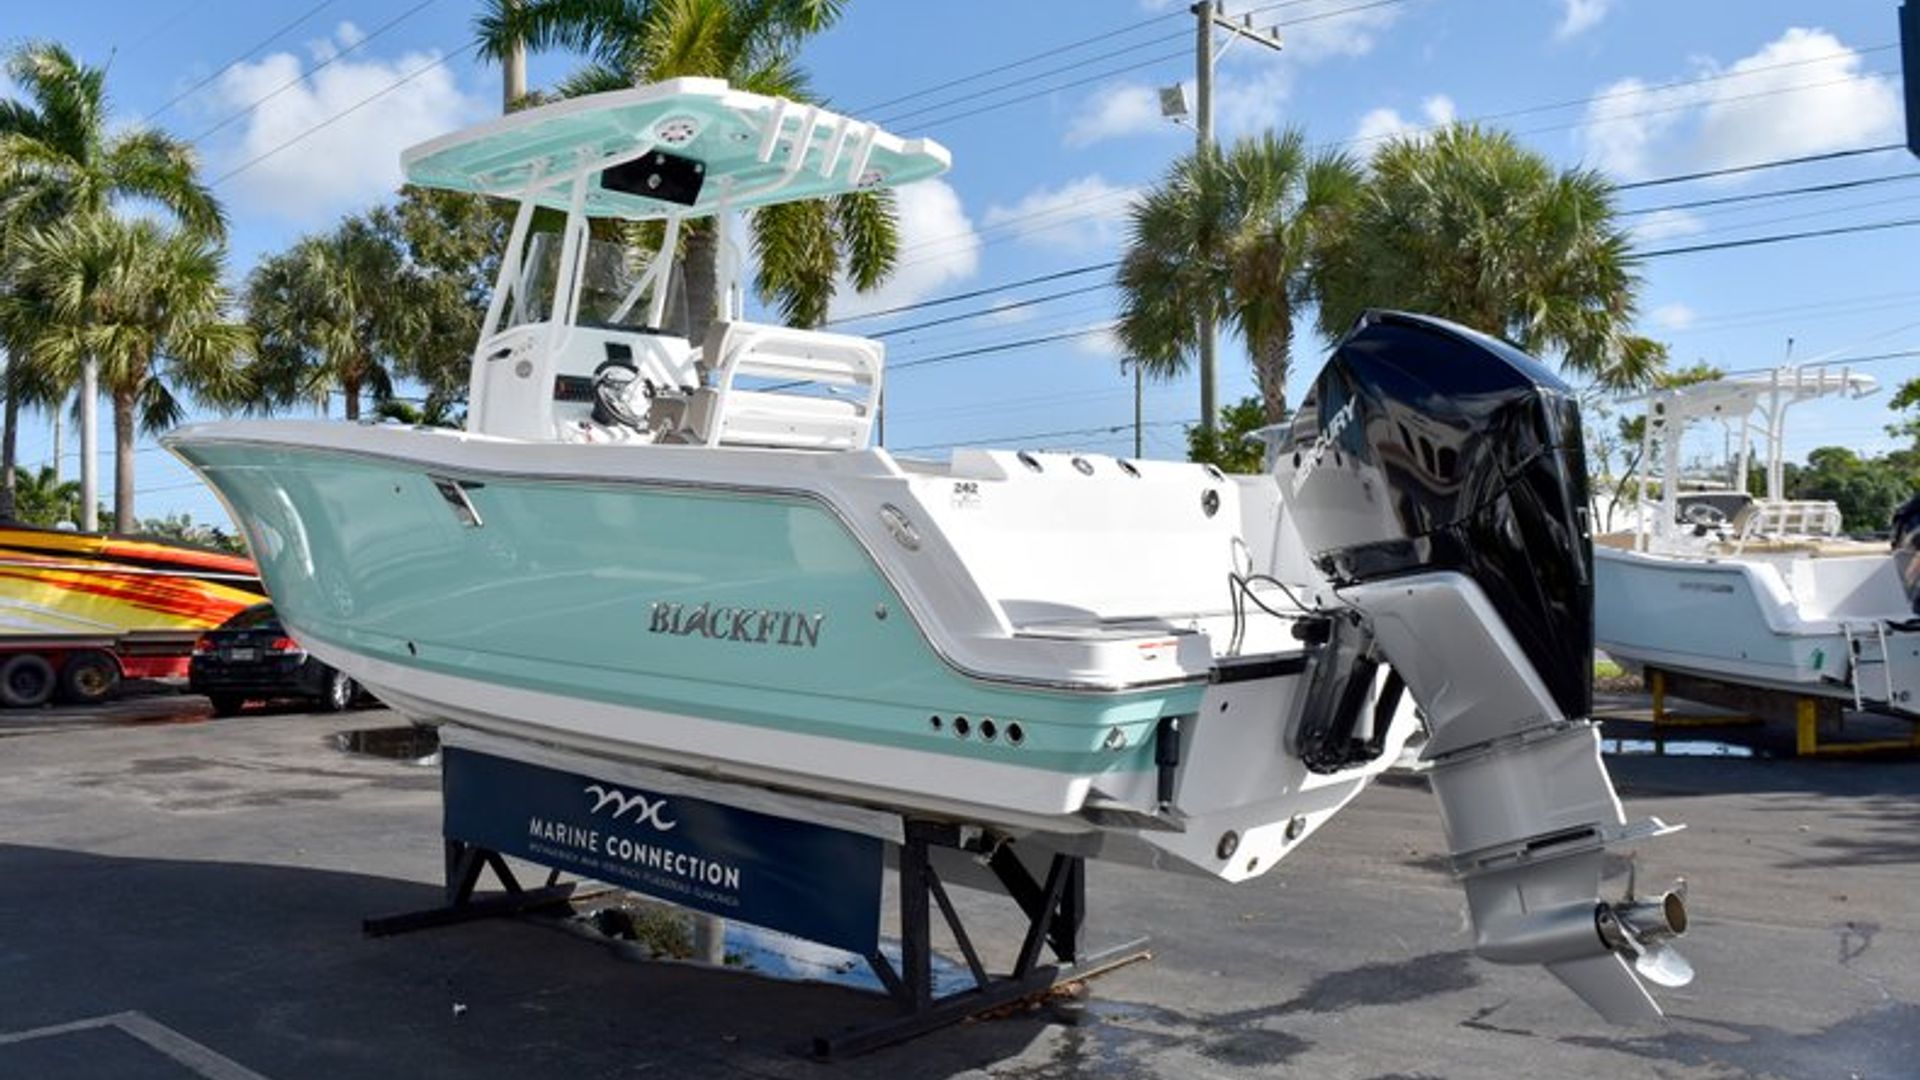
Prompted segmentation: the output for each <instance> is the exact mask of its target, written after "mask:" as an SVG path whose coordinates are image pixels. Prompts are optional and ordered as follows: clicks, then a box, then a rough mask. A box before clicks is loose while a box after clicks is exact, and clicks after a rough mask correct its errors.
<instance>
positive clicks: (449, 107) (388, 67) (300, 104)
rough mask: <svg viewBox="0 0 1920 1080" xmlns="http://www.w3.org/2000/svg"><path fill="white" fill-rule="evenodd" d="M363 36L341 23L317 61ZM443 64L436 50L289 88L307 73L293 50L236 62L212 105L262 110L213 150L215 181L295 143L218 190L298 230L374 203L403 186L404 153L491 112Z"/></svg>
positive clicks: (344, 67)
mask: <svg viewBox="0 0 1920 1080" xmlns="http://www.w3.org/2000/svg"><path fill="white" fill-rule="evenodd" d="M358 34H359V31H358V29H356V28H355V27H353V25H352V24H351V23H343V24H341V27H340V28H339V29H338V30H337V31H336V36H335V37H334V38H333V39H331V40H330V41H329V42H325V43H319V44H317V45H316V46H314V47H313V49H312V52H313V55H314V57H315V59H316V60H325V59H327V58H328V57H329V56H334V55H337V52H338V50H339V49H341V48H344V47H346V46H347V45H350V44H351V43H352V42H353V41H354V40H355V39H356V37H357V35H358ZM439 59H440V54H439V53H437V52H427V53H405V54H402V55H400V56H396V57H393V58H392V59H380V58H378V57H371V56H369V57H359V56H355V57H350V58H343V59H336V60H335V61H334V62H333V63H332V64H330V65H328V66H327V67H325V68H323V69H321V70H320V71H318V72H315V73H314V74H313V75H312V77H311V78H309V79H306V80H305V81H302V82H298V83H295V84H294V85H292V86H290V87H287V88H286V89H284V90H282V89H281V87H282V86H284V85H285V84H287V83H289V82H291V81H292V80H294V79H295V78H296V77H298V76H299V74H300V72H301V71H302V64H301V61H300V58H299V57H297V56H295V55H294V54H292V53H273V54H270V55H268V56H265V57H262V58H261V59H260V60H258V61H257V62H253V63H240V64H236V65H234V67H233V68H232V69H231V70H229V71H227V72H226V73H225V74H224V75H222V76H221V77H220V78H219V80H218V81H217V82H216V83H215V84H214V85H213V87H211V88H210V89H209V94H210V95H211V98H212V101H211V103H210V106H209V107H210V109H211V110H212V111H213V112H215V113H217V114H219V115H221V116H225V115H227V114H229V113H231V112H233V111H235V110H237V109H244V108H247V107H250V106H252V105H253V104H254V103H255V102H257V101H258V102H261V104H260V105H259V107H258V108H256V109H254V110H253V111H252V112H251V113H250V114H248V115H247V117H246V120H245V121H244V122H243V123H244V125H245V127H244V130H243V131H242V132H241V134H240V136H239V138H238V139H237V140H234V141H231V142H229V143H227V144H225V145H224V146H221V147H219V148H217V149H216V150H215V151H214V152H213V154H212V158H213V162H212V165H211V166H210V168H209V172H211V173H212V174H214V175H216V176H217V175H219V174H220V173H222V172H224V171H226V170H228V169H231V168H236V167H238V166H240V165H243V164H245V163H247V162H250V161H253V160H254V159H255V158H257V157H261V155H265V154H267V153H269V152H271V151H274V150H275V149H276V148H278V147H280V146H282V145H283V144H286V143H288V142H289V141H290V140H294V139H296V138H297V139H298V141H297V142H293V143H292V145H289V146H287V147H286V149H284V150H279V151H278V152H277V153H273V154H272V156H271V157H265V158H263V159H262V160H260V161H259V162H258V163H256V164H253V165H251V166H249V167H247V169H246V171H244V172H241V173H238V174H236V175H235V176H234V178H233V179H232V180H231V181H229V182H228V183H227V184H224V185H222V187H223V191H222V194H225V195H229V196H231V197H232V198H233V200H234V201H235V202H236V203H238V204H240V205H241V206H242V207H244V208H245V209H246V210H247V211H248V212H252V213H267V214H273V215H275V216H278V217H281V218H284V219H287V220H290V221H294V222H297V223H300V224H317V223H320V222H324V221H326V220H328V219H330V218H331V217H333V216H334V215H336V214H338V213H340V212H341V211H343V210H348V209H352V208H355V207H358V206H360V205H362V204H365V203H369V202H373V201H376V200H378V199H380V198H381V197H383V196H385V195H386V194H387V193H388V192H390V191H392V190H393V189H394V188H396V187H398V186H399V184H400V178H401V177H400V151H401V150H403V149H405V148H406V147H408V146H411V145H412V144H414V143H417V142H420V141H422V140H424V139H428V138H431V137H433V136H435V135H441V134H444V133H446V132H448V131H451V130H453V129H455V128H459V127H462V126H465V125H467V124H470V123H472V122H474V121H476V120H479V119H481V118H482V117H484V116H485V115H487V113H488V112H489V111H490V106H491V102H490V101H488V100H486V99H483V98H479V97H474V96H470V95H468V94H466V93H463V92H462V91H461V90H460V88H459V86H458V85H457V84H456V83H455V81H454V75H453V72H452V71H450V70H448V68H447V67H446V66H434V65H435V62H436V61H438V60H439ZM409 76H411V78H409ZM402 80H406V81H405V82H402ZM389 88H392V89H391V90H389ZM276 91H278V93H276ZM382 91H388V92H386V93H381V92H382ZM269 94H273V95H274V96H273V97H272V98H270V99H267V95H269ZM375 94H380V96H379V97H378V98H377V99H375V100H373V101H370V102H367V103H366V104H364V105H362V104H361V103H362V102H363V101H367V99H368V98H370V97H373V95H375ZM262 99H267V100H264V101H262ZM355 106H359V107H358V108H355ZM348 110H352V111H351V112H349V111H348ZM335 117H338V119H335ZM323 123H324V124H325V126H324V127H322V126H319V125H322V124H323Z"/></svg>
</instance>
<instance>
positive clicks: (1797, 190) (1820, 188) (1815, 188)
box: [1619, 172, 1920, 217]
mask: <svg viewBox="0 0 1920 1080" xmlns="http://www.w3.org/2000/svg"><path fill="white" fill-rule="evenodd" d="M1906 180H1920V172H1914V173H1900V174H1898V175H1896V176H1872V177H1868V178H1866V179H1864V180H1840V181H1836V182H1834V183H1831V184H1807V185H1804V186H1802V187H1793V188H1780V189H1777V190H1774V191H1752V192H1748V193H1747V194H1745V195H1724V196H1721V197H1720V198H1717V199H1695V200H1693V201H1691V202H1682V203H1668V204H1667V205H1665V206H1643V207H1640V208H1638V209H1635V210H1622V211H1620V212H1619V216H1620V217H1638V216H1640V215H1641V214H1663V213H1667V212H1669V211H1673V210H1697V209H1699V208H1701V207H1703V206H1722V205H1726V204H1729V203H1743V202H1752V201H1755V200H1757V199H1777V198H1784V197H1787V196H1790V195H1819V194H1825V193H1827V192H1833V191H1847V190H1851V189H1853V188H1861V187H1872V186H1874V185H1876V184H1892V183H1898V182H1901V181H1906Z"/></svg>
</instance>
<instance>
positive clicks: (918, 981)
mask: <svg viewBox="0 0 1920 1080" xmlns="http://www.w3.org/2000/svg"><path fill="white" fill-rule="evenodd" d="M934 847H948V848H954V849H956V850H958V849H962V848H963V842H962V834H961V829H960V827H959V826H956V825H950V824H945V823H940V822H928V821H914V820H908V821H906V822H905V834H904V837H903V842H902V843H901V845H900V868H899V869H900V961H901V963H900V970H898V971H896V970H895V969H894V967H893V965H892V964H891V963H889V962H888V960H887V958H886V957H885V956H883V955H881V954H880V953H878V952H875V953H874V954H872V955H871V956H868V957H867V963H868V964H869V965H871V966H872V968H873V971H874V974H875V975H877V976H878V977H879V979H880V982H881V984H882V985H883V986H884V987H886V990H887V993H888V994H889V995H890V996H891V997H892V998H893V1000H894V1001H895V1003H896V1004H898V1005H899V1007H900V1010H901V1015H899V1016H897V1017H894V1018H892V1019H889V1020H883V1021H880V1022H878V1023H875V1024H870V1025H866V1026H862V1027H858V1028H853V1029H850V1030H847V1031H843V1032H839V1033H837V1034H833V1035H821V1036H817V1037H816V1038H815V1039H814V1040H813V1055H814V1056H815V1057H816V1058H820V1059H822V1060H827V1059H832V1058H847V1057H853V1056H855V1055H858V1054H864V1053H867V1052H868V1051H870V1050H876V1049H879V1048H880V1047H883V1046H888V1045H891V1044H893V1043H897V1042H902V1041H905V1040H907V1039H911V1038H914V1037H916V1036H919V1035H924V1034H926V1033H928V1032H930V1031H934V1030H936V1029H938V1028H942V1027H945V1026H947V1025H948V1024H953V1023H958V1022H959V1021H961V1020H965V1019H967V1018H969V1017H973V1016H978V1015H980V1014H981V1013H984V1012H989V1011H992V1010H994V1009H997V1008H1001V1007H1003V1006H1006V1005H1010V1004H1012V1003H1014V1002H1017V1001H1021V1000H1023V999H1027V998H1031V997H1036V996H1038V995H1042V994H1045V993H1048V992H1049V991H1052V990H1054V989H1056V988H1058V987H1060V986H1063V985H1066V984H1068V983H1074V982H1079V981H1082V980H1085V979H1090V978H1093V977H1094V976H1096V975H1101V974H1104V973H1106V972H1108V971H1112V970H1113V969H1114V968H1117V967H1120V966H1122V965H1125V964H1130V963H1133V962H1134V961H1136V960H1145V959H1148V958H1149V957H1150V956H1151V955H1152V954H1151V953H1150V952H1149V951H1148V948H1147V939H1145V938H1141V939H1138V940H1135V941H1131V942H1127V943H1125V944H1122V945H1118V946H1114V947H1112V948H1109V949H1104V950H1101V951H1100V952H1098V953H1095V954H1091V955H1085V954H1083V952H1082V947H1081V931H1082V928H1083V926H1084V924H1085V921H1086V908H1087V872H1086V860H1085V859H1084V858H1082V857H1080V856H1075V855H1064V854H1055V855H1054V856H1053V861H1052V863H1051V864H1050V865H1049V867H1048V869H1047V876H1046V880H1045V881H1044V882H1041V881H1036V880H1034V877H1033V875H1032V874H1031V873H1029V872H1028V870H1027V867H1026V865H1025V864H1024V863H1022V862H1021V861H1020V859H1019V857H1018V856H1016V855H1014V853H1013V852H1012V850H1011V849H1009V848H1008V847H1007V846H1006V845H1004V844H1003V845H999V846H996V847H994V848H993V849H992V850H991V852H989V853H988V854H987V855H986V856H985V860H986V865H987V868H988V869H990V870H992V871H993V874H994V877H996V878H997V879H999V882H1000V885H1001V887H1002V888H1003V889H1005V890H1006V893H1007V895H1008V896H1009V897H1011V898H1012V899H1013V901H1014V903H1016V904H1018V905H1019V906H1020V910H1021V911H1022V912H1023V913H1025V915H1026V917H1027V929H1026V933H1025V935H1024V936H1023V938H1022V940H1021V943H1020V951H1019V953H1018V954H1017V955H1016V956H1015V958H1014V962H1013V967H1012V970H1011V971H1009V972H1008V973H1007V974H1005V975H994V974H990V973H989V972H988V971H987V968H986V965H985V964H984V963H982V962H981V960H980V953H979V950H978V949H976V948H975V947H974V944H973V940H972V938H971V937H969V936H968V934H967V930H966V926H965V925H964V924H963V923H962V922H961V921H960V915H959V913H958V912H957V911H955V910H954V906H953V901H952V900H951V899H950V898H949V897H948V896H947V889H946V886H945V885H944V884H943V883H942V882H941V880H940V875H939V874H938V873H937V872H936V871H935V870H934V867H933V862H932V860H931V859H930V857H929V855H930V850H931V849H932V848H934ZM936 906H937V907H938V908H939V909H940V915H941V918H942V919H943V920H944V921H945V922H946V925H947V929H948V931H949V932H950V933H951V934H952V935H953V940H954V943H955V944H956V945H958V946H959V948H960V953H961V956H962V957H963V958H965V960H966V963H967V971H968V973H969V974H970V975H971V976H972V977H973V982H974V985H973V986H972V987H971V988H969V989H966V990H956V991H954V992H952V993H949V994H946V995H943V996H939V997H936V996H934V992H933V941H932V931H933V926H932V922H933V908H934V907H936ZM1042 948H1045V949H1046V950H1048V951H1049V952H1051V953H1052V954H1053V958H1054V961H1055V962H1053V963H1044V964H1043V963H1041V955H1040V953H1041V949H1042Z"/></svg>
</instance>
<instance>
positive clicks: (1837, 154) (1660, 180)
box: [1613, 143, 1906, 191]
mask: <svg viewBox="0 0 1920 1080" xmlns="http://www.w3.org/2000/svg"><path fill="white" fill-rule="evenodd" d="M1904 149H1906V147H1904V146H1902V145H1901V144H1899V143H1882V144H1881V145H1879V146H1861V147H1855V148H1854V149H1852V150H1830V151H1828V152H1826V153H1824V154H1805V155H1802V156H1800V157H1791V158H1775V159H1774V160H1772V161H1756V162H1753V163H1751V164H1747V165H1731V166H1728V167H1727V168H1724V169H1707V170H1704V171H1702V172H1691V173H1681V174H1680V175H1678V176H1660V177H1655V178H1654V179H1652V180H1635V181H1633V182H1632V183H1629V184H1615V185H1614V186H1613V190H1615V191H1638V190H1640V189H1642V188H1650V187H1664V186H1666V185H1668V184H1684V183H1688V182H1689V181H1693V180H1709V179H1712V178H1713V177H1716V176H1734V175H1737V174H1739V173H1750V172H1759V171H1761V170H1763V169H1778V168H1781V167H1783V166H1788V165H1808V164H1812V163H1813V162H1816V161H1839V160H1840V159H1842V158H1854V157H1862V156H1864V155H1867V154H1884V153H1886V152H1887V151H1889V150H1904Z"/></svg>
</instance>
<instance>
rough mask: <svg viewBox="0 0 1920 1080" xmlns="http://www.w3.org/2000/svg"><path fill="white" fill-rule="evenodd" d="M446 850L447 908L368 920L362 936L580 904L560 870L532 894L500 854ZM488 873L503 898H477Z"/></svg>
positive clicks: (451, 846) (457, 847) (468, 847)
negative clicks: (488, 871)
mask: <svg viewBox="0 0 1920 1080" xmlns="http://www.w3.org/2000/svg"><path fill="white" fill-rule="evenodd" d="M446 845H447V884H446V891H447V902H446V903H445V904H444V905H442V906H440V907H435V908H427V909H425V910H423V911H409V912H406V913H404V914H400V915H381V916H376V917H374V918H368V919H362V920H361V921H360V930H361V932H362V933H364V934H366V935H367V936H368V937H391V936H393V935H394V934H406V933H411V932H412V931H415V930H430V929H433V928H434V927H438V926H453V925H455V924H457V923H463V922H472V921H473V920H475V919H490V918H494V917H496V916H500V915H522V914H526V913H529V912H534V911H541V910H554V911H559V910H562V909H566V908H567V905H568V902H569V901H571V900H572V899H573V898H574V895H575V893H574V883H573V882H564V883H563V882H561V880H560V871H558V870H554V871H552V872H550V873H549V874H548V875H547V881H546V884H544V885H541V886H539V887H537V888H532V889H529V888H525V887H523V886H521V884H520V881H519V879H518V878H516V877H514V874H513V870H512V868H511V867H509V866H508V865H507V860H506V859H505V858H504V857H503V856H501V854H500V853H499V852H497V851H490V850H488V849H486V848H483V847H479V846H477V845H474V844H467V843H462V842H461V841H458V840H448V841H447V842H446ZM484 870H492V871H493V876H494V878H495V879H496V880H498V881H499V882H500V887H501V888H500V891H499V892H495V893H488V894H486V895H484V896H480V897H475V896H474V890H476V889H477V888H479V885H480V874H481V872H482V871H484Z"/></svg>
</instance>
